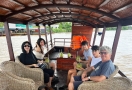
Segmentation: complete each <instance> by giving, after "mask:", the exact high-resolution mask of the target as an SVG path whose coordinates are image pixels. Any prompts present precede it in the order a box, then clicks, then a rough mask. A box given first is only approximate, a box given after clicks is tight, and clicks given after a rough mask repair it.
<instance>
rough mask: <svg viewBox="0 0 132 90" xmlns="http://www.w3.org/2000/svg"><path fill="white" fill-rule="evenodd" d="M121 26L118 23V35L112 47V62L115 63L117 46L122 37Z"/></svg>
mask: <svg viewBox="0 0 132 90" xmlns="http://www.w3.org/2000/svg"><path fill="white" fill-rule="evenodd" d="M121 27H122V26H121V24H120V23H118V26H117V29H116V33H115V38H114V42H113V46H112V56H111V60H112V61H113V62H114V58H115V54H116V49H117V45H118V41H119V37H120V33H121Z"/></svg>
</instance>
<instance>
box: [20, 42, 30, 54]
mask: <svg viewBox="0 0 132 90" xmlns="http://www.w3.org/2000/svg"><path fill="white" fill-rule="evenodd" d="M26 43H28V44H29V45H30V50H29V53H32V45H31V43H30V42H29V41H25V42H23V43H22V45H21V49H22V52H23V53H27V52H26V50H25V49H24V45H25V44H26Z"/></svg>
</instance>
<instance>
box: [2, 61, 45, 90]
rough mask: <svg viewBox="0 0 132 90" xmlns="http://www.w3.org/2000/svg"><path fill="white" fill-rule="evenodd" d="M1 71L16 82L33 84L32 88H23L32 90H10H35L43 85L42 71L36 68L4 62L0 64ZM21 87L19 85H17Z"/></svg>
mask: <svg viewBox="0 0 132 90" xmlns="http://www.w3.org/2000/svg"><path fill="white" fill-rule="evenodd" d="M1 70H2V71H4V72H6V74H8V76H10V77H13V78H15V79H17V80H18V81H23V82H25V83H26V82H29V83H33V84H32V87H31V85H29V84H27V85H26V84H25V87H30V88H32V89H26V88H25V89H23V88H22V89H11V90H37V88H38V87H39V86H41V85H44V75H43V71H42V70H41V69H38V68H28V67H26V66H25V65H22V64H20V63H15V62H13V61H5V62H3V63H1ZM19 86H21V84H19Z"/></svg>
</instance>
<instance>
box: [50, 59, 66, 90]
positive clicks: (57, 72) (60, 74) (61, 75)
mask: <svg viewBox="0 0 132 90" xmlns="http://www.w3.org/2000/svg"><path fill="white" fill-rule="evenodd" d="M51 62H54V63H55V64H56V62H57V61H56V60H51ZM67 73H68V71H66V70H57V69H56V70H55V76H57V77H58V78H59V83H57V84H56V85H55V86H54V87H55V88H56V90H59V87H61V86H63V85H65V84H66V81H67V80H66V79H67Z"/></svg>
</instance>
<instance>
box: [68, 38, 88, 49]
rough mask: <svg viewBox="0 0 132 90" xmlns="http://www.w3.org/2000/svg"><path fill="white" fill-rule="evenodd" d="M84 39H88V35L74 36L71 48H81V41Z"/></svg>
mask: <svg viewBox="0 0 132 90" xmlns="http://www.w3.org/2000/svg"><path fill="white" fill-rule="evenodd" d="M83 41H88V40H87V38H86V36H73V38H72V41H71V48H72V49H73V50H76V49H80V48H81V43H82V42H83Z"/></svg>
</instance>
